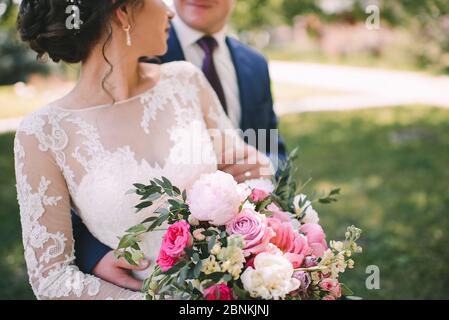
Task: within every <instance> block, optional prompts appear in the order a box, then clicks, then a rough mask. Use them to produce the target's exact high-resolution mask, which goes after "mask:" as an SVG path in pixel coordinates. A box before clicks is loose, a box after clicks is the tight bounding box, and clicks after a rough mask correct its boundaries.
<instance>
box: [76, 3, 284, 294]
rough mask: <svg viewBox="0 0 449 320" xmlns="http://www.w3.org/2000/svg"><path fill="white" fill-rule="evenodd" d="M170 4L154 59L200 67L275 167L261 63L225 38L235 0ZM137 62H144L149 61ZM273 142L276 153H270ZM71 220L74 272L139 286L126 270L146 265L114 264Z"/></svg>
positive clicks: (239, 175) (237, 171) (237, 170)
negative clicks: (160, 51) (171, 12)
mask: <svg viewBox="0 0 449 320" xmlns="http://www.w3.org/2000/svg"><path fill="white" fill-rule="evenodd" d="M174 4H175V7H176V12H177V15H176V17H175V18H174V19H173V21H172V28H171V30H170V37H169V39H168V52H167V53H166V54H165V55H164V56H162V57H160V60H161V62H162V63H165V62H171V61H179V60H186V61H189V62H191V63H193V64H194V65H196V66H197V67H199V68H201V69H202V70H203V72H204V74H205V76H206V78H207V79H208V80H209V82H210V84H211V86H212V87H213V89H214V90H215V92H216V93H217V96H218V98H219V99H220V102H221V104H222V105H223V108H224V110H225V112H226V113H227V115H228V117H229V118H230V119H231V122H232V123H233V124H234V126H235V127H236V128H240V129H242V130H243V131H245V130H249V129H253V130H256V132H257V130H266V132H267V136H266V138H264V137H263V136H262V139H266V141H256V144H257V146H259V145H260V144H261V143H262V144H264V143H266V149H265V150H263V151H265V152H266V153H267V154H268V155H269V156H270V158H271V159H273V160H274V164H275V167H276V163H277V159H281V160H282V159H284V158H285V146H284V143H283V141H282V139H281V137H280V136H279V135H277V134H275V136H274V137H273V136H272V134H271V135H270V129H277V117H276V115H275V113H274V111H273V99H272V95H271V89H270V77H269V72H268V65H267V61H266V60H265V58H264V57H263V56H262V55H260V54H259V53H257V52H256V51H254V50H253V49H251V48H249V47H247V46H245V45H244V44H242V43H241V42H239V41H238V40H236V39H234V38H231V37H228V36H227V35H226V31H225V26H226V23H227V21H228V19H229V16H230V15H231V13H232V10H233V7H234V4H235V0H215V1H210V0H174ZM141 61H142V62H150V59H148V58H143V59H141ZM256 136H257V135H256ZM270 136H271V137H270ZM273 140H274V141H275V149H277V150H271V148H270V142H271V144H272V143H273ZM250 143H251V142H250ZM261 151H262V150H261ZM222 170H224V171H226V172H228V173H230V174H232V175H233V176H234V177H235V178H236V180H237V181H240V180H244V179H245V177H246V178H248V177H250V176H249V175H248V174H247V173H245V172H241V170H242V169H241V167H238V166H228V167H225V168H224V169H222ZM254 177H257V176H254ZM72 217H73V230H74V237H75V252H76V257H77V261H76V262H77V265H78V266H79V268H80V269H81V270H82V271H84V272H86V273H92V274H94V275H96V276H98V277H99V278H102V279H104V280H106V281H109V282H111V283H114V284H116V285H118V286H120V287H124V288H129V289H132V290H135V291H139V290H140V288H141V285H142V283H141V281H138V280H136V279H134V278H133V277H131V275H130V273H129V270H133V269H134V270H143V269H146V268H147V267H148V264H149V262H148V261H144V262H143V263H142V264H141V266H138V267H135V266H131V265H129V264H128V263H127V262H126V261H124V260H123V259H121V260H116V259H115V257H114V254H113V251H112V249H111V248H109V247H106V246H105V245H103V244H102V243H100V242H99V241H98V240H97V239H95V238H94V237H93V236H92V235H91V234H90V233H89V232H88V231H87V228H86V227H85V226H84V225H83V224H82V222H81V221H80V219H79V218H77V217H76V216H75V215H72ZM153 263H154V261H153Z"/></svg>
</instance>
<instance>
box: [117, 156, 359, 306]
mask: <svg viewBox="0 0 449 320" xmlns="http://www.w3.org/2000/svg"><path fill="white" fill-rule="evenodd" d="M295 157H296V154H295V153H293V154H292V155H291V156H290V157H289V159H288V161H287V162H286V164H285V165H284V166H283V168H282V169H281V170H280V174H279V175H278V178H277V179H275V181H274V183H273V182H271V181H266V180H253V181H249V182H247V183H245V184H237V182H236V181H235V180H234V178H233V177H232V176H231V175H229V174H226V173H224V172H221V171H217V172H216V173H212V174H204V175H203V176H201V178H200V179H199V180H197V181H196V182H195V183H194V184H193V185H192V187H191V188H190V189H189V190H187V191H183V192H181V191H180V190H179V188H177V187H176V186H173V185H172V183H171V182H170V181H169V180H168V179H166V178H162V179H154V180H152V181H150V185H141V184H136V185H135V189H133V190H132V192H135V193H137V194H138V195H139V196H141V200H142V202H141V203H139V204H138V205H137V206H136V209H137V211H140V210H142V209H144V208H147V207H149V206H151V205H153V202H154V201H155V200H157V199H160V198H161V197H164V200H163V202H164V205H163V206H161V207H160V208H158V209H157V210H156V215H155V216H153V217H150V218H148V219H146V220H145V221H143V222H142V223H141V224H139V225H137V226H134V227H133V228H131V229H129V230H128V231H127V233H126V234H125V235H124V236H123V237H122V238H121V241H120V243H119V246H118V248H117V250H116V255H117V257H124V258H125V259H127V261H128V262H129V263H131V264H137V263H138V262H139V259H141V258H142V257H143V253H142V252H141V251H140V247H139V236H140V235H142V234H144V233H146V232H151V231H153V230H155V229H156V228H159V227H161V226H162V225H163V224H168V229H167V230H166V233H165V235H164V237H163V240H162V245H161V247H160V252H159V257H158V259H157V261H156V264H157V266H156V268H155V270H154V272H153V273H152V274H151V275H150V276H149V277H148V278H147V279H145V281H144V285H143V288H142V289H143V292H144V293H145V296H146V298H147V299H165V298H166V297H177V298H179V299H207V300H233V299H275V300H277V299H289V300H304V299H322V300H334V299H338V298H340V297H342V296H343V295H351V294H352V292H351V291H350V290H349V289H348V288H347V287H346V286H345V285H344V284H342V283H340V282H339V274H340V273H342V272H344V271H345V269H346V268H348V269H351V268H353V267H354V261H353V260H352V259H351V258H352V256H353V254H355V253H360V252H361V251H362V249H361V247H359V246H358V245H357V243H356V241H357V239H358V238H359V237H360V233H361V230H360V229H357V228H355V227H354V226H351V227H348V228H347V231H346V233H345V240H343V241H330V242H329V244H328V243H327V242H326V236H325V233H324V231H323V229H322V227H321V226H320V224H319V218H318V214H317V212H316V211H315V210H314V209H313V207H312V201H311V200H310V199H308V197H307V196H306V195H304V194H297V193H296V192H297V183H296V182H295V181H294V179H293V171H294V168H293V165H292V164H293V160H294V158H295ZM338 193H339V189H336V190H333V191H331V192H330V193H329V194H328V195H327V196H325V197H322V198H319V199H317V200H318V201H320V202H322V203H330V202H333V201H336V199H335V196H336V195H337V194H338Z"/></svg>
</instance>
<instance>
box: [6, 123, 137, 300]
mask: <svg viewBox="0 0 449 320" xmlns="http://www.w3.org/2000/svg"><path fill="white" fill-rule="evenodd" d="M46 142H48V141H46ZM49 149H51V146H48V144H46V143H45V141H39V139H37V138H36V137H35V136H34V135H33V134H31V133H30V132H25V131H20V129H19V131H18V132H17V134H16V139H15V144H14V154H15V166H16V181H17V193H18V200H19V205H20V216H21V223H22V239H23V245H24V249H25V260H26V264H27V268H28V275H29V279H30V283H31V286H32V288H33V291H34V294H35V295H36V297H37V298H38V299H142V297H143V296H142V294H140V293H137V292H132V291H128V290H125V289H122V288H119V287H117V286H114V285H112V284H110V283H108V282H105V281H102V280H100V279H98V278H96V277H94V276H91V275H87V274H84V273H82V272H81V271H79V269H78V268H77V267H76V265H75V264H74V261H75V255H74V240H73V231H72V224H71V217H70V207H71V206H70V195H69V191H68V188H67V184H66V181H65V179H64V176H63V174H62V172H61V170H60V169H59V167H58V165H57V164H56V163H55V159H54V158H53V156H52V153H51V152H50V151H49Z"/></svg>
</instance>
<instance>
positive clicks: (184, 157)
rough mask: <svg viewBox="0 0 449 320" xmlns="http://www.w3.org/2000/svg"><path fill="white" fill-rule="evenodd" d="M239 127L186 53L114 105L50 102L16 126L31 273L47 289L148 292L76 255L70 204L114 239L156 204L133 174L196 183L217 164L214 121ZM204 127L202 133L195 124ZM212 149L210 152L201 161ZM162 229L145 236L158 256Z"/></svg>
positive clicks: (116, 295)
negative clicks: (122, 284) (145, 200)
mask: <svg viewBox="0 0 449 320" xmlns="http://www.w3.org/2000/svg"><path fill="white" fill-rule="evenodd" d="M211 128H214V129H218V130H224V129H229V128H232V124H231V123H230V120H229V119H228V118H227V117H226V115H225V114H224V112H223V110H222V107H221V105H220V104H219V102H218V98H217V97H216V95H215V93H214V92H213V90H212V88H211V87H210V86H209V85H208V83H207V80H205V78H204V76H203V75H202V73H201V72H200V71H199V70H198V69H196V68H195V67H194V66H192V65H190V64H188V63H185V62H174V63H169V64H165V65H162V66H161V78H160V80H159V82H158V84H157V85H156V86H155V87H154V88H152V89H150V90H148V91H147V92H146V93H144V94H142V95H140V96H138V97H135V98H134V99H133V98H131V99H129V100H127V101H126V102H122V103H118V104H116V105H112V106H105V107H95V108H90V109H86V110H82V111H81V112H74V111H70V110H64V109H59V108H57V107H52V106H49V107H46V108H44V109H42V110H40V111H38V112H36V113H35V114H33V115H30V116H29V117H27V118H26V119H25V120H24V121H23V122H22V124H21V126H20V128H19V130H18V131H17V134H16V140H15V145H14V153H15V160H16V180H17V193H18V200H19V204H20V214H21V222H22V230H23V243H24V249H25V259H26V263H27V268H28V274H29V278H30V283H31V285H32V288H33V290H34V293H35V295H36V296H37V297H38V298H40V299H114V300H115V299H142V297H143V296H142V294H141V293H138V292H137V293H136V292H131V291H128V290H125V289H122V288H119V287H117V286H114V285H112V284H110V283H108V282H105V281H103V280H101V279H98V278H96V277H94V276H91V275H87V274H83V273H82V272H81V271H79V269H78V268H77V267H76V265H75V264H74V261H75V252H74V240H73V232H72V225H71V217H70V209H71V207H72V206H73V207H75V208H76V209H77V212H78V214H79V215H80V217H81V218H82V220H83V222H84V224H85V225H86V226H87V227H88V228H89V230H90V231H91V233H92V234H93V235H94V236H95V237H97V238H98V239H99V240H100V241H101V242H103V243H105V244H106V245H108V246H110V247H115V246H116V245H117V241H118V240H117V238H118V237H119V236H121V235H122V234H123V232H124V231H125V230H126V229H127V228H128V227H130V226H132V225H134V224H136V223H138V222H140V221H141V220H142V218H145V217H148V216H150V215H151V214H152V213H153V211H154V206H153V207H150V208H148V209H147V210H143V211H141V212H140V213H139V214H134V209H133V206H134V204H135V203H136V201H137V199H136V198H135V197H134V196H133V195H127V194H126V193H127V191H128V190H129V189H130V188H131V187H132V184H133V183H136V182H142V183H146V182H148V179H149V178H153V177H160V176H166V177H167V178H169V179H171V180H172V181H173V182H174V183H176V184H177V185H178V186H180V187H182V188H185V187H188V186H189V185H190V184H191V183H192V182H193V181H194V180H195V179H196V178H197V177H199V176H200V175H201V174H202V173H205V172H213V171H215V170H216V168H217V157H219V156H220V152H221V151H222V150H218V149H214V145H213V141H212V138H211V137H210V136H209V133H208V129H211ZM194 131H195V132H197V133H198V135H197V136H196V135H194V134H193V132H194ZM197 154H206V155H207V157H206V158H207V161H204V159H202V158H201V159H199V160H198V161H192V159H193V157H194V156H195V155H197ZM161 238H162V233H157V232H155V233H153V234H150V235H148V236H147V238H144V239H142V248H143V249H144V251H145V253H146V254H147V256H148V257H149V258H150V259H151V260H152V261H155V259H156V255H157V248H158V243H159V241H161Z"/></svg>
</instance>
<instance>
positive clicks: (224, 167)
mask: <svg viewBox="0 0 449 320" xmlns="http://www.w3.org/2000/svg"><path fill="white" fill-rule="evenodd" d="M231 159H232V160H231ZM230 160H231V161H230ZM230 162H231V163H230ZM218 170H221V171H224V172H226V173H229V174H231V175H232V176H234V179H235V180H236V181H237V182H238V183H242V182H244V181H246V180H251V179H261V178H265V179H271V178H272V176H273V174H274V170H273V166H272V164H271V162H270V160H269V158H268V157H266V156H265V155H263V154H262V153H260V152H258V151H257V149H255V148H253V147H251V146H248V145H246V146H245V150H244V151H243V152H240V154H239V152H236V151H235V150H232V151H228V152H224V153H223V155H222V159H221V163H220V164H219V165H218Z"/></svg>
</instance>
